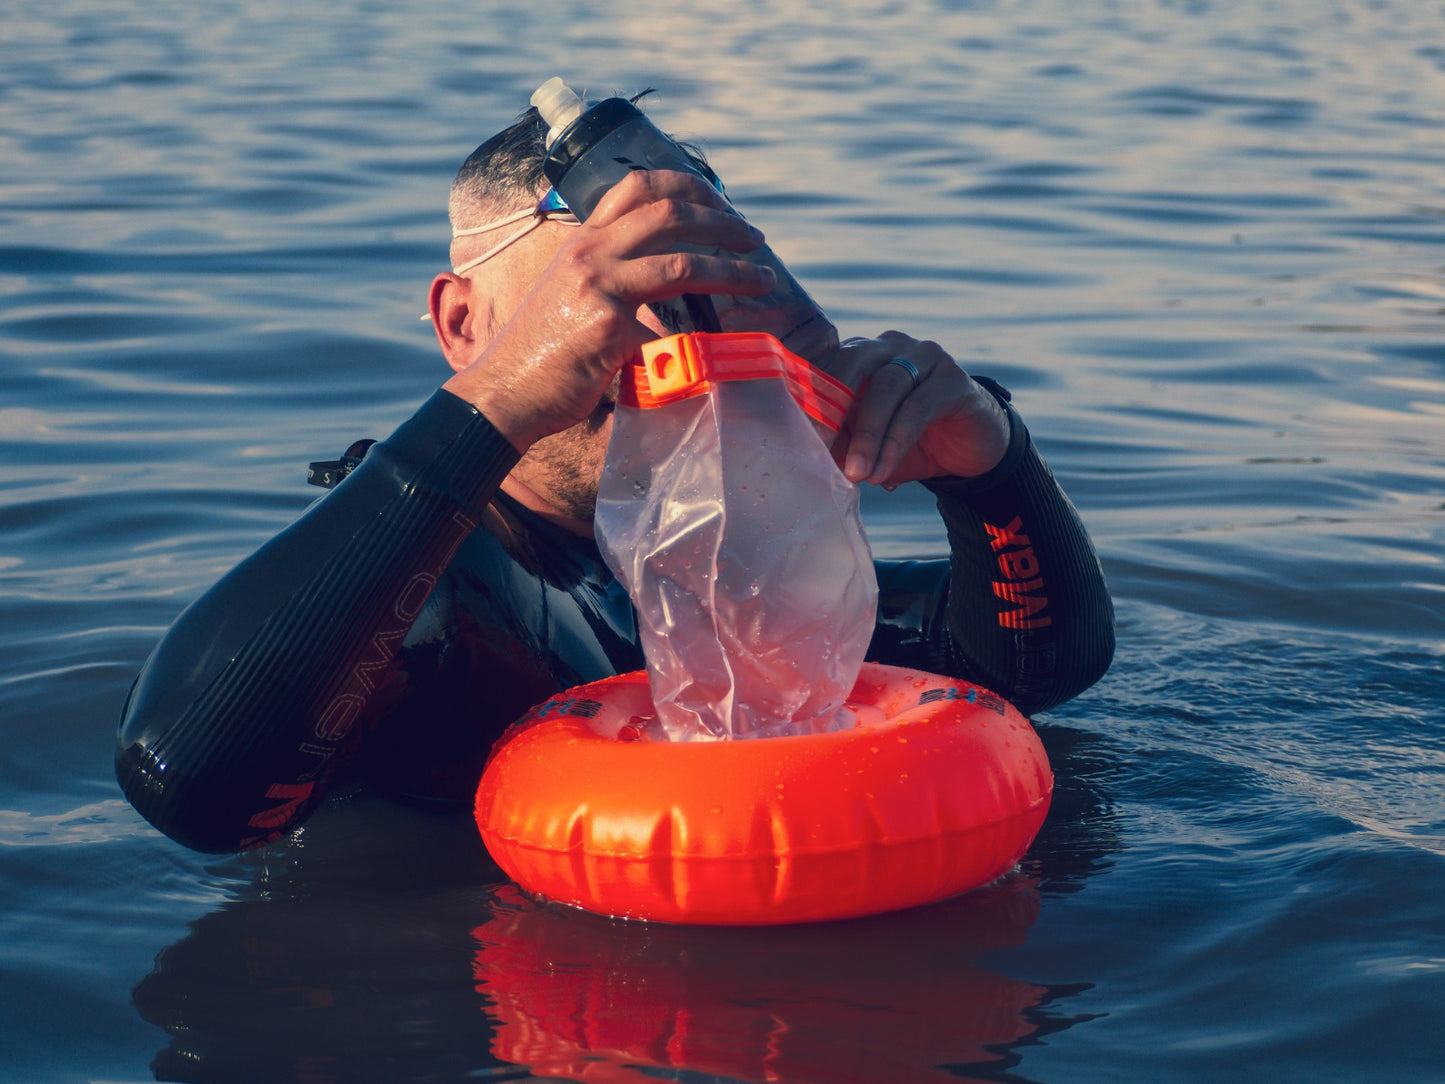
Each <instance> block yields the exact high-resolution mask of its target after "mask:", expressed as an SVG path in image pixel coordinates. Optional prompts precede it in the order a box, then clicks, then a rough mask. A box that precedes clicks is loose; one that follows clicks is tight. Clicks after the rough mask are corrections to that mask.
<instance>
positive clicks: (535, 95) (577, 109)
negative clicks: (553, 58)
mask: <svg viewBox="0 0 1445 1084" xmlns="http://www.w3.org/2000/svg"><path fill="white" fill-rule="evenodd" d="M532 104H533V105H535V106H536V107H537V112H538V113H540V114H542V119H543V120H544V121H546V122H547V126H548V131H547V146H549V147H550V146H551V145H552V141H553V140H555V139H556V138H557V136H558V134H559V133H560V132H561V131H562V129H563V128H565V127H567V125H569V124H571V123H572V122H573V121H574V120H576V119H577V118H578V117H580V116H581V115H582V113H583V111H584V110H585V109H586V105H585V104H584V103H583V101H582V99H581V98H579V97H577V95H576V94H574V93H572V90H571V88H570V87H568V86H567V84H566V83H564V82H562V79H561V77H560V76H556V75H554V76H553V77H552V78H551V79H548V80H547V81H546V82H545V83H543V84H542V85H541V86H540V87H538V88H537V89H536V90H535V91H533V92H532Z"/></svg>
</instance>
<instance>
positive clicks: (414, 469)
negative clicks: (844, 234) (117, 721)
mask: <svg viewBox="0 0 1445 1084" xmlns="http://www.w3.org/2000/svg"><path fill="white" fill-rule="evenodd" d="M544 129H545V125H543V124H542V123H541V121H540V120H539V119H538V118H537V117H536V114H535V112H534V111H529V113H528V114H526V115H525V116H524V118H523V119H522V120H521V121H519V122H518V124H516V125H514V126H513V127H512V128H509V129H508V130H506V131H505V132H503V133H501V134H500V135H498V136H496V137H494V138H493V139H492V140H489V141H488V142H487V143H485V144H483V145H482V146H481V147H479V148H478V149H477V151H476V152H474V153H473V155H472V156H471V157H470V158H469V159H468V160H467V162H466V164H465V165H464V166H463V167H462V170H461V172H460V173H459V174H458V178H457V181H456V183H455V184H454V186H453V193H452V202H451V214H452V224H453V232H454V241H453V244H452V253H451V255H452V265H453V268H454V270H453V271H451V272H449V273H445V274H441V275H438V276H437V278H436V279H435V281H434V282H433V283H432V287H431V292H430V309H431V318H432V322H433V324H434V326H435V328H436V332H437V336H438V339H439V341H440V343H441V347H442V352H443V354H444V355H445V357H446V360H447V362H448V364H449V365H450V366H451V368H452V370H453V375H452V376H451V378H450V379H448V380H447V381H446V383H445V384H443V385H442V388H441V390H439V391H437V392H436V393H435V394H434V395H433V396H432V397H431V398H430V399H429V400H428V401H427V402H426V403H425V404H424V405H423V406H422V407H421V409H420V410H419V411H418V412H417V413H416V414H415V415H414V416H413V417H412V418H411V419H410V420H409V421H407V422H406V423H405V424H403V425H402V426H401V427H400V428H399V429H398V430H397V431H396V433H394V434H393V435H392V436H391V437H390V438H389V439H388V440H386V441H383V442H382V443H380V444H376V445H373V446H371V447H370V448H369V450H367V451H366V452H365V453H364V458H360V461H359V465H356V464H357V459H358V456H351V457H348V458H344V459H343V460H342V461H341V463H340V466H338V467H336V468H335V469H333V470H326V469H323V470H322V472H321V473H323V474H326V475H329V476H331V477H332V479H333V480H334V476H335V475H340V474H344V473H346V472H347V471H348V469H349V468H351V467H353V466H354V470H350V473H349V476H347V477H346V478H345V481H344V482H343V483H342V484H340V485H338V486H337V487H336V488H335V489H334V490H333V491H332V492H331V493H330V494H328V495H327V496H326V497H325V498H324V499H323V500H321V501H319V502H317V504H316V505H314V506H313V507H312V508H311V509H310V510H309V511H308V512H307V513H306V514H305V515H304V516H303V517H302V518H301V519H300V520H298V521H297V522H296V523H295V524H293V525H292V526H291V527H289V528H288V529H287V530H285V531H283V532H282V533H281V534H280V535H278V536H277V537H276V538H274V539H273V540H271V541H270V542H269V543H267V544H266V545H265V546H263V547H262V548H261V549H260V550H259V551H258V552H257V553H255V554H254V555H252V556H251V557H250V558H248V559H247V560H246V561H244V562H243V563H242V564H240V565H239V566H237V567H236V568H235V569H234V570H232V572H230V573H229V574H228V575H227V576H225V577H224V578H223V579H222V580H221V581H220V582H219V583H218V584H216V586H214V587H213V588H212V589H211V590H210V591H208V592H207V593H206V594H205V595H203V596H202V597H201V598H200V599H199V600H198V601H197V602H196V603H194V604H193V605H192V606H191V607H189V608H188V609H187V610H186V611H185V612H184V613H183V614H182V615H181V616H180V617H179V618H178V619H177V621H176V623H175V625H174V626H173V627H172V628H171V630H170V631H169V633H168V634H167V635H166V637H165V638H164V639H163V640H162V642H161V643H160V645H159V646H158V647H157V648H156V650H155V652H154V653H153V654H152V655H151V657H150V659H149V660H148V661H147V663H146V665H145V667H144V668H143V670H142V671H141V674H140V676H139V677H138V678H137V680H136V683H135V686H134V687H133V688H132V690H131V694H130V697H129V698H128V700H127V702H126V705H125V708H124V711H123V717H122V721H121V727H120V734H119V744H118V752H117V758H116V763H117V775H118V778H119V780H120V783H121V786H122V788H123V790H124V791H125V793H126V796H127V797H128V798H129V799H130V800H131V802H132V803H133V804H134V805H135V806H136V808H137V809H138V810H139V811H140V812H141V813H142V814H143V815H144V816H145V817H146V818H147V819H148V820H149V821H151V823H152V824H154V825H156V826H157V827H158V828H160V829H161V830H162V831H164V832H165V833H167V834H168V835H170V836H171V837H173V838H174V839H176V840H178V841H180V842H182V843H184V844H186V845H187V846H191V847H195V848H197V849H200V850H207V851H232V850H237V849H244V848H248V847H253V846H257V845H260V844H262V843H266V842H269V841H271V840H274V839H276V838H277V837H278V836H280V835H282V834H284V833H285V832H287V831H289V830H291V829H293V828H295V827H296V826H297V825H299V824H300V823H301V822H302V821H303V820H304V819H305V818H306V817H307V816H309V815H310V813H311V812H312V811H313V810H314V809H315V808H316V807H317V805H319V804H320V802H321V801H322V800H323V798H324V796H325V795H326V794H327V793H328V792H329V791H331V790H332V789H334V787H335V786H336V784H337V783H338V782H340V781H342V780H346V779H353V778H368V779H370V780H372V781H374V782H376V783H378V784H380V785H382V786H384V787H387V788H390V789H392V790H394V791H397V792H402V793H409V794H414V795H422V796H427V797H434V798H442V799H456V800H463V801H465V800H467V799H468V798H469V797H470V794H471V790H472V788H474V786H475V784H476V780H477V778H478V776H479V774H480V770H481V765H482V763H483V761H484V759H485V756H486V752H487V750H488V748H489V747H490V745H491V743H492V742H493V741H494V740H495V739H496V737H497V736H498V735H499V734H500V733H501V732H502V730H503V729H504V728H505V727H506V725H507V724H508V723H509V722H510V721H512V720H513V719H515V718H516V717H517V716H519V715H520V714H522V713H523V712H524V711H525V710H526V709H527V708H528V707H530V706H532V705H533V704H535V703H537V702H539V701H541V700H544V699H546V698H547V697H548V696H550V695H552V694H553V693H555V692H557V691H559V690H560V689H563V688H566V687H569V686H571V685H574V684H578V683H581V682H585V681H592V680H595V679H597V678H599V677H602V676H605V675H607V674H610V673H616V672H620V671H624V670H634V669H640V668H641V667H642V666H643V665H644V660H643V658H642V653H641V649H640V647H639V644H638V637H637V630H636V625H635V621H634V617H633V613H632V609H631V604H630V602H629V600H628V598H627V595H626V593H625V591H624V590H623V589H622V588H621V586H620V585H619V584H618V583H617V581H616V580H615V579H614V578H613V577H612V575H611V573H610V572H609V571H608V569H607V568H606V566H605V565H604V564H603V562H602V560H601V558H600V556H599V554H598V551H597V547H596V544H595V542H594V541H593V539H592V534H591V516H592V511H593V506H594V501H595V497H596V488H597V481H598V477H599V474H600V471H601V466H602V460H603V456H604V453H605V450H606V445H607V438H608V434H609V433H610V431H611V415H612V404H613V395H614V392H615V381H616V374H617V372H618V370H619V369H620V367H621V366H622V364H623V363H624V362H626V361H627V360H628V359H629V358H630V357H632V356H633V355H634V354H635V353H636V351H637V350H638V348H639V347H640V345H641V344H642V343H644V342H646V341H648V340H650V339H652V338H655V337H657V336H658V335H660V334H662V329H661V327H660V326H659V325H658V324H657V322H656V320H655V318H654V317H652V316H651V314H650V313H649V311H648V310H647V309H646V307H645V306H646V304H647V303H648V302H650V301H655V300H659V299H662V298H669V297H676V296H680V295H682V294H733V295H748V296H756V295H761V294H764V293H766V292H767V291H768V290H769V289H770V287H771V285H772V282H771V272H768V271H766V270H765V269H760V268H758V267H756V266H754V265H753V264H750V263H748V262H747V261H745V260H742V259H738V258H733V257H731V256H729V255H727V254H728V253H743V252H747V251H750V250H752V249H753V248H756V247H757V246H758V244H759V243H760V241H761V235H759V234H758V233H757V232H756V231H755V230H754V229H753V228H752V227H751V226H749V225H748V224H747V223H745V222H744V221H743V220H742V219H740V218H738V217H737V216H736V215H734V214H731V213H729V212H728V210H727V207H726V204H725V201H724V200H723V199H722V197H720V196H719V195H718V193H717V192H716V191H714V190H713V189H712V188H710V187H709V186H708V185H707V184H705V183H703V182H701V181H699V180H698V179H697V178H695V177H692V176H689V175H685V174H680V173H666V172H654V173H643V172H638V173H633V174H630V175H629V176H628V177H627V178H626V179H625V180H623V181H622V182H621V183H619V184H618V185H617V186H616V187H615V188H614V189H613V190H612V191H611V192H610V193H609V194H608V195H607V196H606V197H605V198H604V199H603V201H602V202H601V203H600V204H599V205H598V207H597V209H596V210H595V211H594V212H593V214H592V215H591V216H590V217H589V218H588V220H587V221H586V223H584V224H581V225H578V224H576V223H575V222H572V223H564V221H563V220H561V219H560V218H559V216H558V214H557V209H556V208H555V207H554V205H553V204H552V203H551V202H550V201H549V200H547V199H545V198H544V199H543V201H542V202H541V203H538V199H539V197H544V196H545V195H546V193H547V188H546V182H545V180H544V179H543V178H542V173H541V159H542V155H543V136H544ZM533 208H535V210H533ZM519 223H520V224H521V225H520V226H519V225H518V224H519ZM682 245H689V246H697V247H698V248H700V249H702V250H705V251H706V250H719V249H720V250H722V253H723V254H720V255H698V254H694V253H692V252H688V253H683V252H680V251H678V249H679V246H682ZM829 371H830V372H831V373H833V375H835V376H837V377H839V378H840V379H842V380H844V381H846V382H847V383H849V384H850V385H852V386H853V387H855V388H857V389H858V396H857V399H856V401H855V404H854V407H853V412H852V414H851V415H850V418H849V420H848V423H847V424H846V426H845V429H844V436H843V438H841V439H842V441H843V444H842V445H841V446H840V447H839V448H837V449H835V452H836V453H837V454H838V455H839V457H840V462H841V463H842V464H843V469H844V472H845V473H846V475H847V476H848V477H849V478H850V479H851V480H853V481H855V482H859V483H868V484H877V485H884V486H888V487H893V486H896V485H899V484H902V483H905V482H910V481H919V482H921V483H922V484H924V485H925V486H927V487H928V488H929V489H930V490H932V491H933V492H934V494H935V495H936V496H937V498H938V506H939V511H940V514H941V516H942V519H943V522H944V525H945V527H946V528H947V532H948V538H949V548H950V555H951V556H950V559H949V560H948V561H937V562H908V563H891V564H890V563H880V564H879V569H878V573H879V592H880V595H879V615H878V624H877V630H876V633H875V636H874V639H873V643H872V645H871V647H870V649H869V658H870V659H873V660H875V661H879V662H885V663H892V664H895V665H902V666H912V667H916V668H919V669H926V670H932V671H936V672H942V673H948V674H951V675H955V676H958V677H962V678H966V679H969V680H973V681H977V682H978V683H980V684H983V685H985V686H988V687H989V688H992V689H994V690H995V691H997V692H999V693H1001V694H1003V695H1004V696H1006V697H1008V698H1009V699H1011V700H1012V701H1013V702H1014V703H1016V704H1017V705H1018V706H1019V707H1020V708H1021V709H1022V710H1024V711H1025V712H1035V711H1039V710H1041V709H1044V708H1048V707H1051V706H1053V705H1056V704H1058V703H1061V702H1062V701H1064V700H1066V699H1068V698H1069V697H1071V696H1073V695H1075V694H1076V693H1077V692H1079V691H1080V690H1082V689H1084V688H1086V687H1087V686H1088V685H1090V684H1092V683H1093V682H1094V681H1095V680H1097V679H1098V677H1099V676H1100V675H1101V674H1102V673H1103V672H1104V670H1105V669H1106V668H1107V666H1108V664H1109V661H1110V658H1111V656H1112V652H1113V617H1112V609H1111V606H1110V602H1109V597H1108V594H1107V591H1106V589H1105V587H1104V583H1103V578H1102V575H1101V573H1100V570H1099V566H1098V561H1097V559H1096V557H1095V556H1094V553H1093V550H1092V547H1091V545H1090V543H1089V540H1088V537H1087V535H1086V534H1085V532H1084V530H1083V527H1082V526H1081V524H1080V523H1079V521H1078V518H1077V516H1076V514H1075V512H1074V510H1073V508H1072V507H1071V505H1070V504H1069V502H1068V500H1067V499H1066V498H1065V497H1064V495H1063V494H1062V492H1061V491H1060V490H1059V488H1058V486H1057V485H1056V483H1055V482H1054V480H1053V477H1052V475H1051V474H1050V473H1049V471H1048V468H1047V467H1046V466H1045V465H1044V463H1043V462H1042V460H1041V459H1040V458H1039V456H1038V454H1037V452H1036V451H1035V449H1034V447H1033V444H1032V442H1031V440H1030V438H1029V435H1028V433H1027V430H1026V429H1025V428H1024V425H1023V423H1022V422H1021V421H1020V419H1019V418H1018V416H1017V414H1015V413H1014V411H1013V408H1012V407H1011V406H1010V405H1009V402H1008V395H1007V393H1006V392H1005V391H1003V389H1001V388H999V387H998V386H997V385H996V384H993V383H992V382H990V381H987V380H984V379H982V378H980V379H979V380H975V379H973V378H972V377H970V376H969V375H968V374H966V373H965V372H964V371H963V370H962V369H961V368H959V366H958V365H957V364H955V363H954V361H953V359H952V358H951V357H950V356H949V355H948V354H947V353H946V352H945V351H944V350H943V349H941V348H940V347H939V346H938V345H937V344H934V343H931V342H921V341H918V340H915V339H912V338H910V337H908V336H906V335H903V334H901V333H898V332H886V333H884V334H883V335H881V336H880V337H879V338H877V339H853V340H848V341H847V342H846V343H845V344H844V346H843V348H842V349H841V351H840V352H839V355H838V357H837V359H836V360H835V361H834V362H832V363H831V364H830V365H829ZM357 451H358V452H359V451H360V449H357Z"/></svg>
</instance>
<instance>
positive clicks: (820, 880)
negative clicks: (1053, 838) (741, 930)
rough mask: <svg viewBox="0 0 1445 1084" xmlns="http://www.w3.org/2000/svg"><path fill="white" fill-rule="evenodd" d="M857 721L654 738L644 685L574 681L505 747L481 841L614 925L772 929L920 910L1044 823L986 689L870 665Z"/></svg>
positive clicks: (1013, 719)
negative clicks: (809, 730) (786, 730)
mask: <svg viewBox="0 0 1445 1084" xmlns="http://www.w3.org/2000/svg"><path fill="white" fill-rule="evenodd" d="M848 706H849V707H850V708H851V709H852V710H853V713H854V714H855V715H856V717H857V719H858V723H857V725H856V726H854V727H852V728H850V729H846V730H838V731H834V732H831V733H824V734H810V735H804V736H793V737H774V738H760V739H755V740H747V741H708V742H700V741H694V742H668V741H659V740H650V739H648V738H647V737H646V729H647V723H648V722H649V721H650V720H651V718H652V716H653V710H652V701H651V695H650V691H649V687H648V680H647V675H646V673H644V672H641V671H639V672H636V673H630V674H622V675H619V676H617V677H612V678H607V679H604V680H602V681H598V682H594V683H592V684H590V685H583V686H579V687H577V688H574V689H570V690H568V691H567V692H564V693H561V694H559V695H558V696H555V697H553V698H552V699H551V700H548V701H547V702H546V703H544V704H542V705H540V706H539V707H537V708H535V709H533V710H532V711H531V712H530V713H529V714H528V715H527V716H526V717H524V718H523V719H522V720H520V721H519V722H518V723H517V724H516V725H515V726H513V727H512V729H511V730H509V731H508V733H507V735H506V736H504V737H503V739H502V740H501V741H500V742H499V743H498V745H497V748H496V749H495V750H494V752H493V754H492V758H491V760H490V762H489V763H488V765H487V768H486V771H485V772H484V773H483V776H482V781H481V784H480V786H479V787H478V790H477V801H476V816H477V824H478V826H479V828H480V829H481V833H482V838H483V840H484V841H485V842H486V845H487V849H488V850H489V851H490V852H491V855H492V857H493V859H495V861H496V862H497V864H498V865H499V866H501V868H502V869H503V870H504V871H505V872H506V873H507V875H508V876H509V877H511V878H512V879H513V880H514V881H516V882H517V884H518V885H520V886H521V887H522V888H523V889H524V890H525V891H527V892H530V893H532V894H534V895H538V896H542V897H545V898H547V899H549V900H553V901H557V902H560V903H564V904H570V905H573V906H576V907H581V908H584V909H586V910H588V911H594V912H598V913H601V914H606V915H615V916H622V917H627V918H637V919H648V920H653V921H659V922H678V923H698V924H713V925H771V924H779V923H789V922H813V921H823V920H832V919H841V918H852V917H857V916H862V915H869V914H878V913H882V912H885V911H893V910H898V909H901V908H905V907H913V906H917V905H919V904H924V903H931V902H934V901H936V900H941V899H945V898H947V897H949V896H954V895H958V894H959V893H962V892H966V891H968V890H970V889H973V888H977V887H979V886H981V885H984V884H987V883H989V882H990V881H993V880H995V879H997V878H998V877H1001V876H1002V875H1003V874H1005V873H1007V872H1008V871H1009V870H1011V869H1012V868H1013V867H1014V865H1015V864H1016V863H1017V862H1018V860H1019V859H1020V858H1021V857H1022V856H1023V854H1024V852H1025V851H1026V850H1028V847H1029V845H1030V844H1031V843H1032V842H1033V839H1034V836H1035V835H1036V834H1037V833H1038V830H1039V828H1040V826H1041V825H1042V824H1043V820H1044V815H1045V814H1046V813H1047V812H1048V805H1049V797H1050V794H1051V792H1052V788H1053V776H1052V773H1051V772H1050V770H1049V765H1048V760H1047V757H1046V756H1045V754H1044V750H1043V746H1042V744H1041V743H1040V741H1039V739H1038V736H1037V735H1036V734H1035V733H1034V731H1033V728H1032V727H1031V726H1030V725H1029V722H1028V720H1027V719H1025V718H1024V717H1023V716H1022V715H1021V714H1020V713H1019V712H1018V710H1017V709H1015V708H1014V707H1013V706H1012V705H1010V704H1008V703H1007V702H1006V701H1004V700H1003V699H1002V698H1000V697H998V696H997V695H995V694H993V693H991V692H989V691H987V690H985V689H983V688H980V687H979V686H976V685H972V684H970V683H968V682H964V681H956V680H952V679H949V678H944V677H939V676H937V675H934V674H926V673H922V672H920V671H915V670H905V669H901V668H898V667H886V666H880V665H876V664H872V663H868V664H865V665H864V667H863V669H862V672H861V673H860V674H859V677H858V681H857V684H856V685H855V687H854V689H853V691H852V695H851V696H850V698H849V700H848Z"/></svg>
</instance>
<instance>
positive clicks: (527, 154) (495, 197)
mask: <svg viewBox="0 0 1445 1084" xmlns="http://www.w3.org/2000/svg"><path fill="white" fill-rule="evenodd" d="M652 93H653V90H652V88H648V89H647V90H644V91H642V92H640V93H638V94H634V95H632V97H631V98H629V99H628V100H629V101H631V102H633V103H634V104H636V103H637V102H639V101H641V100H642V99H643V98H645V97H646V96H647V95H649V94H652ZM680 145H681V146H682V148H683V150H684V151H685V152H686V153H687V154H688V156H689V157H690V158H692V159H693V160H694V161H695V162H696V163H697V165H698V167H699V168H700V169H701V170H702V171H703V173H704V174H706V175H707V176H709V177H711V176H712V169H711V168H710V167H709V166H708V164H707V159H706V158H705V157H704V156H703V154H702V152H701V151H700V150H698V148H696V147H694V146H691V145H690V144H680ZM546 156H547V123H546V121H544V120H543V119H542V116H541V114H540V113H538V112H537V110H536V108H535V107H532V106H529V107H528V108H527V109H526V110H524V111H523V112H522V113H520V114H519V115H518V117H517V119H516V120H515V121H513V122H512V123H511V124H510V125H508V126H507V127H506V128H503V129H502V130H501V131H500V132H498V133H497V134H496V135H494V136H492V137H491V138H490V139H488V140H487V141H486V142H485V143H483V144H482V145H481V146H480V147H478V148H477V149H476V150H474V151H472V153H471V154H469V155H468V156H467V160H466V161H465V162H463V163H462V166H461V168H460V169H459V170H457V175H456V179H455V180H453V181H452V190H451V200H450V203H449V207H448V210H449V212H450V214H451V220H452V229H453V231H455V230H459V229H466V228H468V227H470V226H475V225H478V224H479V223H481V222H482V221H484V220H485V219H487V218H491V217H494V216H496V215H499V214H506V213H507V212H510V211H520V210H522V209H523V208H525V207H526V206H527V205H528V204H531V203H535V202H536V201H537V200H539V199H541V198H542V195H543V193H545V192H546V191H547V187H548V182H547V178H546V176H545V175H544V174H543V173H542V162H543V160H544V159H545V158H546Z"/></svg>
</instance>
